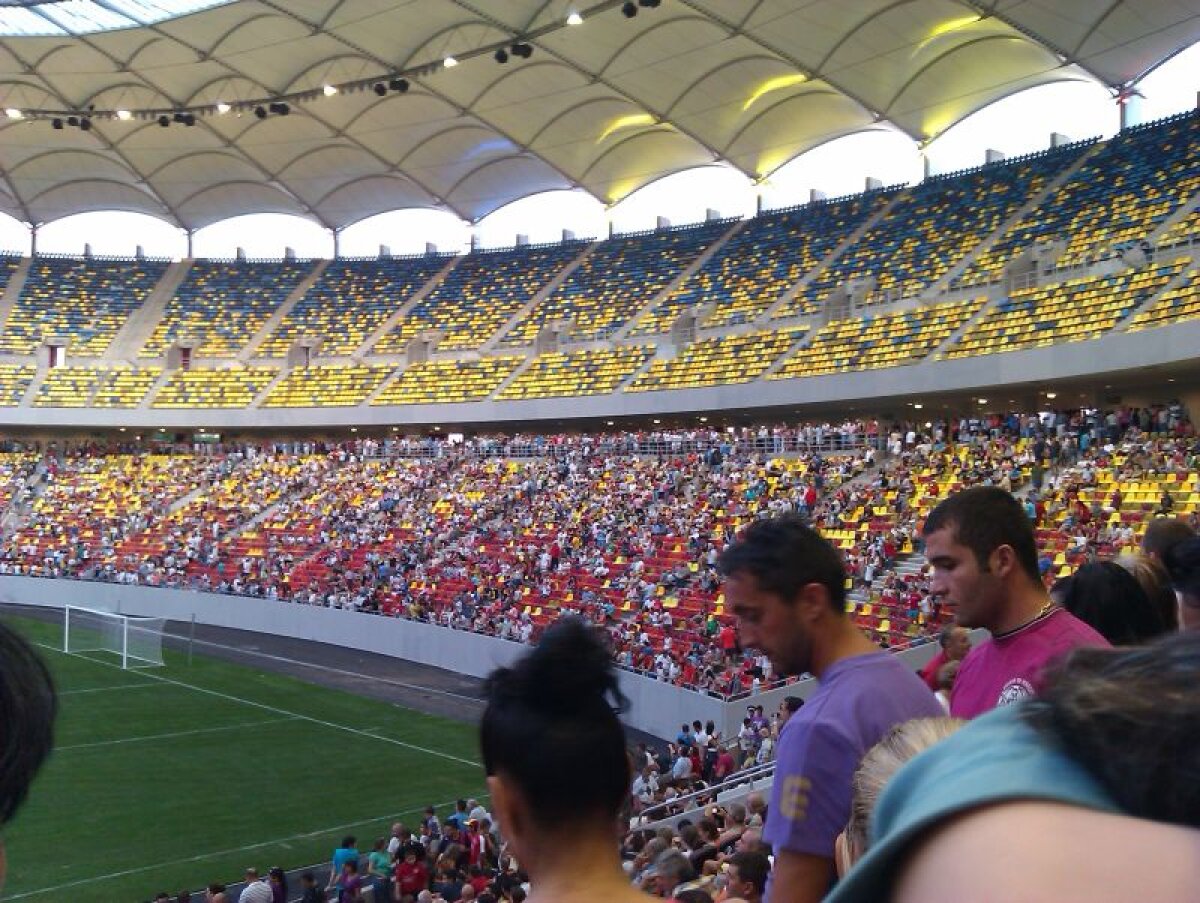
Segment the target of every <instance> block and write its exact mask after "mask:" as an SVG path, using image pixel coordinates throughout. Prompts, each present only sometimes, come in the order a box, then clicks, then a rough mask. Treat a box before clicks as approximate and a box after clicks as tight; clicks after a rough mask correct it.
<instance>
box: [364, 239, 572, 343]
mask: <svg viewBox="0 0 1200 903" xmlns="http://www.w3.org/2000/svg"><path fill="white" fill-rule="evenodd" d="M585 247H586V245H585V244H584V243H583V242H567V243H565V244H561V245H548V246H544V247H536V248H517V249H516V250H508V251H473V252H472V253H470V254H468V255H467V256H465V257H463V258H462V259H461V260H460V261H459V262H458V264H457V265H456V266H455V267H454V269H453V270H451V271H450V272H449V273H448V274H447V276H446V278H445V279H443V280H442V281H441V282H440V283H438V286H437V287H436V288H435V289H434V290H433V291H432V292H430V293H429V295H428V296H427V297H425V298H423V299H422V300H421V301H420V302H419V303H418V304H417V305H416V306H415V307H414V308H413V309H412V310H411V311H410V312H409V313H408V314H407V315H406V316H405V317H403V318H401V320H400V322H399V323H397V324H396V326H395V328H394V329H393V330H392V331H391V332H390V333H389V334H388V335H387V336H385V337H384V338H383V340H382V341H380V342H379V344H378V345H376V346H375V351H376V353H378V354H388V353H397V352H403V351H404V350H405V349H406V348H407V347H408V343H409V342H410V341H411V340H412V339H414V338H415V337H416V336H418V335H419V334H420V333H422V332H424V331H425V330H427V329H438V330H441V331H442V332H443V333H444V335H443V336H442V338H441V340H440V341H439V342H438V344H437V347H438V350H440V351H461V350H471V349H475V348H478V347H479V346H480V345H482V344H483V343H484V342H486V341H487V340H488V339H489V338H491V337H492V334H493V333H495V332H496V330H498V329H500V327H502V326H503V325H504V324H505V323H507V322H508V320H509V319H510V318H511V317H512V316H513V315H514V314H516V313H517V311H519V310H520V309H521V308H522V307H523V306H524V305H525V304H527V303H528V302H529V301H531V300H532V299H533V296H534V295H536V294H537V293H538V291H539V290H540V289H542V288H543V287H544V286H545V285H546V284H547V283H548V282H549V281H550V280H551V279H553V278H554V276H555V274H557V273H558V271H559V270H561V269H562V268H563V267H565V266H566V265H567V264H568V263H570V262H571V261H572V260H574V259H575V258H576V257H578V256H579V255H580V254H581V253H583V249H584V248H585Z"/></svg>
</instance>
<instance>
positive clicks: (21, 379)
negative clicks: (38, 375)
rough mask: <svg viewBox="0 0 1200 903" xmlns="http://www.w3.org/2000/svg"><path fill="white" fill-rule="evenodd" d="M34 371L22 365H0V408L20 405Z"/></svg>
mask: <svg viewBox="0 0 1200 903" xmlns="http://www.w3.org/2000/svg"><path fill="white" fill-rule="evenodd" d="M34 373H35V370H34V368H33V367H32V366H26V365H24V364H0V407H3V408H14V407H16V406H17V405H19V404H20V403H21V399H23V398H24V397H25V392H26V391H27V390H28V389H29V384H30V383H31V382H33V376H34Z"/></svg>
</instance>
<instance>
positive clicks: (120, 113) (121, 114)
mask: <svg viewBox="0 0 1200 903" xmlns="http://www.w3.org/2000/svg"><path fill="white" fill-rule="evenodd" d="M117 118H118V119H120V120H121V121H122V122H128V121H129V120H130V119H132V118H133V113H131V112H129V110H117Z"/></svg>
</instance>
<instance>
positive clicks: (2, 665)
mask: <svg viewBox="0 0 1200 903" xmlns="http://www.w3.org/2000/svg"><path fill="white" fill-rule="evenodd" d="M57 713H58V700H57V697H56V696H55V693H54V681H53V680H52V679H51V677H50V672H49V671H48V670H47V669H46V665H45V663H44V662H43V661H42V659H41V656H39V655H38V654H37V652H35V651H34V649H33V647H32V646H31V645H29V643H28V642H26V640H25V639H24V638H23V637H21V636H20V635H19V634H17V633H16V632H15V631H13V630H12V629H11V628H10V627H7V626H6V625H4V624H0V725H3V730H0V826H2V825H6V824H8V822H9V821H11V820H12V817H13V816H14V815H16V813H17V810H18V809H19V808H20V807H21V804H22V803H23V802H25V796H26V795H27V794H28V793H29V785H30V784H31V783H33V778H34V776H35V775H36V774H37V772H38V769H39V768H41V767H42V763H43V762H45V761H46V757H47V756H48V755H50V750H51V749H52V748H53V746H54V718H55V716H56V715H57Z"/></svg>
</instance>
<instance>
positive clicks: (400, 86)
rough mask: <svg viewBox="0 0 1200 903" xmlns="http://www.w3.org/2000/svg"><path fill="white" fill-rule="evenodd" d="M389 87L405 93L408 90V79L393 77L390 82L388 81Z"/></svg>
mask: <svg viewBox="0 0 1200 903" xmlns="http://www.w3.org/2000/svg"><path fill="white" fill-rule="evenodd" d="M388 87H389V88H391V89H392V90H393V91H399V92H400V93H401V94H404V93H406V92H407V91H408V79H407V78H393V79H392V80H391V81H390V82H388Z"/></svg>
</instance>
